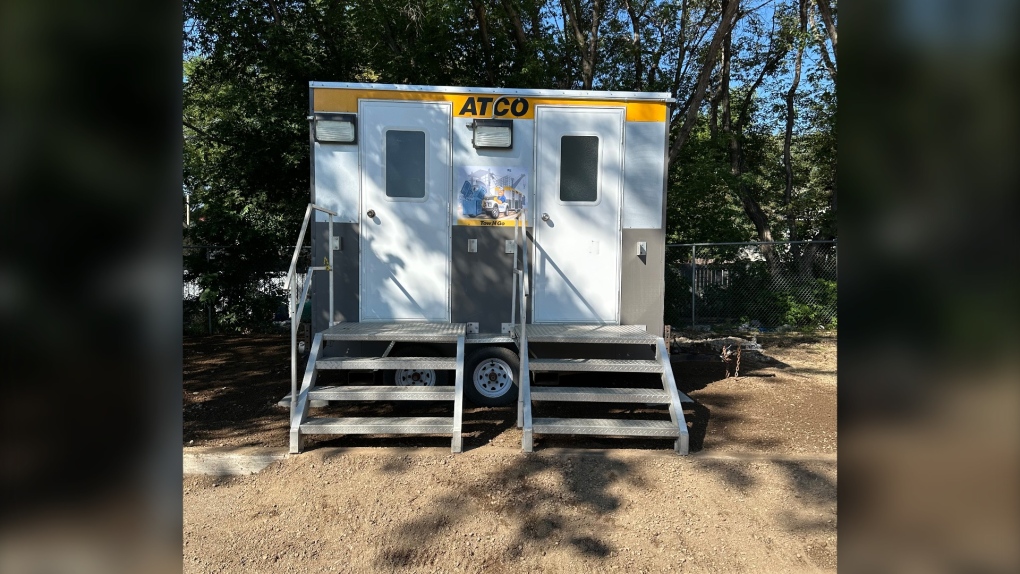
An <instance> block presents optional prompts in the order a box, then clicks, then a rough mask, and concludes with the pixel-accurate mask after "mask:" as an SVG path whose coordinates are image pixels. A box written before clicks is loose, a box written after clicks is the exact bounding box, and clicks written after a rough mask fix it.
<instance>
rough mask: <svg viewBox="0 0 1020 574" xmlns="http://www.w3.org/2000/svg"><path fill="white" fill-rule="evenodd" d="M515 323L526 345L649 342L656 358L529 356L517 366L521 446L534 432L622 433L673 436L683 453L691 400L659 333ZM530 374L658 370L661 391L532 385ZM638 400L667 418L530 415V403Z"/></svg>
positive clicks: (637, 328)
mask: <svg viewBox="0 0 1020 574" xmlns="http://www.w3.org/2000/svg"><path fill="white" fill-rule="evenodd" d="M526 329H527V330H526V331H525V330H524V329H521V328H520V326H516V327H515V334H516V335H517V336H518V337H519V338H520V340H522V341H526V342H527V344H531V343H543V344H546V345H545V347H546V348H548V349H554V348H556V347H557V346H558V345H557V344H561V343H578V344H584V345H591V346H596V347H597V346H599V345H615V346H619V345H646V346H647V345H650V346H652V347H653V348H654V349H655V360H647V359H579V358H541V359H538V358H529V360H527V361H523V360H522V365H521V385H522V388H521V391H522V392H521V401H520V403H519V408H518V426H520V427H521V428H522V429H523V431H524V437H523V444H522V446H523V448H524V451H525V452H531V451H532V449H533V447H534V435H535V434H540V435H541V434H567V435H604V436H623V437H661V438H674V439H676V440H675V442H674V449H675V450H676V451H677V452H678V453H680V454H687V453H688V450H689V445H690V440H689V434H688V431H687V422H686V421H685V420H684V413H683V408H682V405H681V402H682V401H688V402H690V401H691V399H690V398H689V397H687V396H686V395H684V394H682V393H680V392H679V391H678V390H677V388H676V382H675V381H674V380H673V371H672V369H671V368H670V365H669V353H668V352H667V350H666V343H665V341H664V340H663V338H662V337H655V336H654V335H650V334H648V333H647V332H646V331H645V329H644V328H643V327H642V326H639V325H573V324H568V325H528V326H527V328H526ZM534 372H557V373H564V372H614V373H658V374H659V375H660V380H661V381H662V388H661V389H645V388H637V389H634V388H606V387H595V386H592V387H532V384H531V376H530V374H531V373H534ZM546 402H575V403H638V404H658V405H668V407H669V416H670V420H669V421H659V420H621V419H588V418H548V417H533V415H532V412H533V410H534V408H535V407H534V403H546Z"/></svg>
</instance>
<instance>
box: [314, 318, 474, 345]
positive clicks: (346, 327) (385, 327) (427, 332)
mask: <svg viewBox="0 0 1020 574" xmlns="http://www.w3.org/2000/svg"><path fill="white" fill-rule="evenodd" d="M466 328H467V326H466V325H465V324H464V323H423V322H405V323H337V324H336V325H333V326H332V327H330V328H328V329H326V330H325V331H323V332H322V338H323V340H325V341H402V342H407V343H456V342H457V338H458V337H462V336H464V332H465V330H466Z"/></svg>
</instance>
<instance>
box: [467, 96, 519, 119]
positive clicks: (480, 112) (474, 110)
mask: <svg viewBox="0 0 1020 574" xmlns="http://www.w3.org/2000/svg"><path fill="white" fill-rule="evenodd" d="M490 104H491V106H492V117H494V118H501V117H504V116H506V115H508V114H509V115H511V116H513V117H515V118H519V117H522V116H524V115H525V114H527V113H528V109H529V108H530V107H531V105H530V104H529V103H528V100H527V99H526V98H517V99H515V100H510V99H509V98H508V97H506V96H502V97H499V98H490V97H475V96H469V97H468V99H467V101H465V102H464V105H463V106H462V107H461V108H460V111H459V112H457V115H458V116H466V115H472V116H488V115H489V106H490Z"/></svg>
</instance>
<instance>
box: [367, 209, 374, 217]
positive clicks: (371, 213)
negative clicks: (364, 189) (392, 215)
mask: <svg viewBox="0 0 1020 574" xmlns="http://www.w3.org/2000/svg"><path fill="white" fill-rule="evenodd" d="M365 215H367V216H368V218H369V219H375V210H374V209H369V210H368V213H366V214H365Z"/></svg>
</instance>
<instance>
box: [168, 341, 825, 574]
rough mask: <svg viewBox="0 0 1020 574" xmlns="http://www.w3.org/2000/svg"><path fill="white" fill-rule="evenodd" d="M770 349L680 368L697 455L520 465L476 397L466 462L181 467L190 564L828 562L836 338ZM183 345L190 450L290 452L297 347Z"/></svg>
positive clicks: (804, 565) (603, 455) (405, 443)
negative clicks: (736, 366)
mask: <svg viewBox="0 0 1020 574" xmlns="http://www.w3.org/2000/svg"><path fill="white" fill-rule="evenodd" d="M758 342H759V343H761V344H762V346H763V348H764V354H765V357H764V358H763V359H761V360H758V361H754V360H752V358H751V357H750V356H749V355H745V356H744V359H743V364H742V366H741V369H740V375H741V376H740V377H739V378H734V377H732V376H730V377H728V378H727V377H726V376H725V374H726V373H725V370H724V366H723V365H722V363H721V362H719V363H708V362H679V363H676V364H674V373H675V376H676V379H677V383H678V386H679V387H680V390H682V391H684V392H686V393H688V394H689V395H690V396H691V398H693V399H694V400H695V401H696V403H695V404H694V405H687V408H686V409H685V416H686V418H687V422H688V426H689V428H690V432H691V451H692V455H691V456H688V457H680V456H676V455H675V454H673V453H672V451H671V441H668V440H665V441H664V440H637V439H603V438H600V437H541V436H539V437H536V440H535V452H534V453H532V454H524V453H522V452H521V451H520V439H521V435H520V431H518V430H517V429H516V428H515V425H514V417H515V413H514V410H513V409H512V408H472V407H470V406H468V407H467V408H466V409H465V413H464V446H465V452H464V453H462V454H458V455H453V454H450V453H449V437H336V438H333V437H327V438H326V439H325V440H315V439H314V438H313V439H311V440H309V441H307V443H306V446H307V448H306V451H305V452H304V453H303V454H301V455H298V456H291V457H288V458H287V459H286V460H284V461H282V462H279V463H274V464H272V465H270V466H269V467H268V468H266V469H265V470H263V471H262V472H260V473H258V474H254V475H250V476H244V477H234V478H223V477H209V476H186V477H184V482H183V486H184V563H185V571H186V572H252V571H254V572H271V571H273V572H275V571H284V572H287V571H293V572H393V571H400V572H451V571H453V572H457V571H460V572H502V571H529V572H586V571H594V572H611V571H619V572H642V571H643V572H663V571H690V572H701V571H703V572H709V571H711V572H719V571H738V572H739V571H770V572H790V571H807V572H812V571H831V570H835V567H836V522H837V520H836V337H835V334H824V333H823V334H818V335H796V334H794V335H769V336H759V337H758ZM184 354H185V368H184V405H185V416H184V419H185V423H184V445H185V452H189V451H198V450H201V449H203V448H209V447H218V446H223V447H275V448H283V447H285V446H286V445H287V440H288V436H287V410H286V409H285V408H282V407H279V406H277V404H276V403H277V402H278V401H279V400H280V398H281V397H282V396H283V395H284V394H286V393H287V392H289V390H290V389H289V387H290V382H289V372H290V365H289V356H288V348H287V341H286V340H285V338H283V337H277V336H262V337H241V338H230V337H198V338H189V339H186V340H185V348H184ZM732 370H733V367H732V365H731V366H730V367H729V371H730V374H732ZM629 382H630V381H625V382H624V383H623V384H628V383H629ZM638 382H640V381H638ZM564 384H568V383H566V382H564ZM390 408H391V407H388V406H386V405H380V404H374V403H368V404H366V405H362V406H359V407H355V408H354V409H353V411H357V410H360V411H365V412H369V411H371V412H375V413H378V414H384V413H385V412H387V409H390ZM417 408H419V409H422V410H421V412H422V413H423V414H424V413H426V412H432V411H433V410H434V411H436V412H443V411H444V409H445V410H448V409H449V407H448V406H446V405H438V406H425V407H417ZM603 408H604V410H605V411H606V412H607V413H610V416H612V414H613V413H615V414H620V413H627V412H629V411H628V410H627V409H626V408H624V407H622V406H615V405H607V406H605V407H603ZM330 409H335V407H330ZM637 410H639V411H641V410H644V409H637ZM353 411H352V409H351V408H350V407H348V408H347V410H345V411H343V412H346V413H350V414H353ZM338 412H340V411H338ZM402 412H403V413H407V411H406V410H404V411H402ZM586 412H588V413H589V414H587V416H601V415H600V414H599V413H598V412H592V409H588V410H587V411H586Z"/></svg>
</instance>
